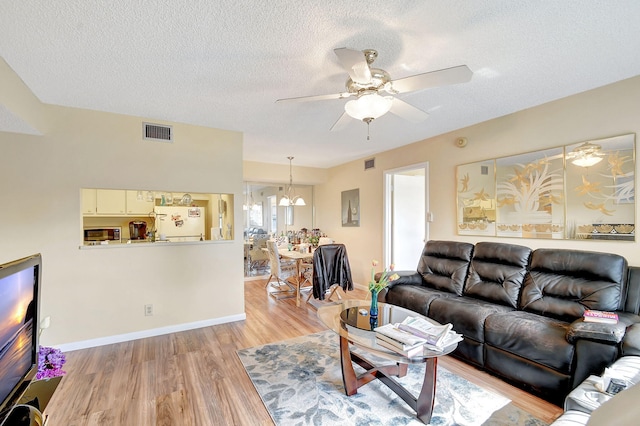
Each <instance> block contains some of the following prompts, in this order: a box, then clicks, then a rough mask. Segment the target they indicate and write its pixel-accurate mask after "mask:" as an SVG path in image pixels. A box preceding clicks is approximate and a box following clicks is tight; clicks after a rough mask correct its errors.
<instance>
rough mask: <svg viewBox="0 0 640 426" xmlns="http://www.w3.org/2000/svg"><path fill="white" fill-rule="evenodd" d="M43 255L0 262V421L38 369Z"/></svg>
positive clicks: (2, 420) (0, 422) (0, 421)
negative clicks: (0, 263)
mask: <svg viewBox="0 0 640 426" xmlns="http://www.w3.org/2000/svg"><path fill="white" fill-rule="evenodd" d="M41 274H42V257H41V255H40V254H35V255H32V256H29V257H25V258H23V259H18V260H15V261H12V262H8V263H4V264H2V265H0V424H2V423H3V422H4V420H5V418H6V417H7V416H8V414H9V412H10V411H11V408H12V407H13V405H14V404H15V403H16V402H17V401H18V399H19V398H20V396H22V394H23V393H24V391H25V390H26V389H27V387H28V386H29V383H31V380H32V379H33V377H34V376H35V374H36V373H37V371H38V329H39V326H38V324H39V302H40V297H39V295H40V278H41Z"/></svg>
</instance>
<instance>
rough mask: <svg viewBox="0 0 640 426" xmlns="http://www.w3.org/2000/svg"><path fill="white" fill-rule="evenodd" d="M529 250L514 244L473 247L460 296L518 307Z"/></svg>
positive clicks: (490, 244) (488, 244) (489, 244)
mask: <svg viewBox="0 0 640 426" xmlns="http://www.w3.org/2000/svg"><path fill="white" fill-rule="evenodd" d="M530 256H531V249H530V248H529V247H524V246H518V245H514V244H503V243H489V242H481V243H478V244H476V247H475V249H474V251H473V259H472V260H471V267H470V269H469V276H468V278H467V283H466V285H465V289H464V295H465V296H469V297H474V298H477V299H484V300H488V301H490V302H493V303H497V304H500V305H505V306H511V307H513V308H517V307H518V297H519V296H520V291H521V289H522V285H523V282H524V277H525V274H526V272H527V266H528V264H529V258H530Z"/></svg>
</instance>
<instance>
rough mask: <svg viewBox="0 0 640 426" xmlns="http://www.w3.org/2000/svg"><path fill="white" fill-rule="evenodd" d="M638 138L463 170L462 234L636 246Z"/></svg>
mask: <svg viewBox="0 0 640 426" xmlns="http://www.w3.org/2000/svg"><path fill="white" fill-rule="evenodd" d="M635 168H636V166H635V134H627V135H621V136H615V137H610V138H605V139H599V140H591V141H586V142H579V143H575V144H571V145H567V146H564V147H558V148H551V149H546V150H541V151H535V152H529V153H525V154H519V155H513V156H510V157H502V158H497V159H495V160H486V161H479V162H476V163H471V164H463V165H460V166H458V167H457V168H456V179H457V181H456V182H457V185H456V200H457V224H456V225H457V229H458V234H459V235H491V236H493V235H495V236H499V237H517V238H551V239H592V240H618V241H634V240H635V217H636V205H635Z"/></svg>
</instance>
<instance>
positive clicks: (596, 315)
mask: <svg viewBox="0 0 640 426" xmlns="http://www.w3.org/2000/svg"><path fill="white" fill-rule="evenodd" d="M583 316H584V321H585V322H601V323H605V324H617V323H618V314H616V313H615V312H606V311H595V310H593V309H587V310H586V311H584V314H583Z"/></svg>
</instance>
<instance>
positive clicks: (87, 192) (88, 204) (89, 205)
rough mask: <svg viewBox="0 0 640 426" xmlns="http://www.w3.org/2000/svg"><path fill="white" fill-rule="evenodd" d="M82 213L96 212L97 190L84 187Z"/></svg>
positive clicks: (90, 213)
mask: <svg viewBox="0 0 640 426" xmlns="http://www.w3.org/2000/svg"><path fill="white" fill-rule="evenodd" d="M82 214H83V215H92V214H96V190H95V189H86V188H82Z"/></svg>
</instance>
